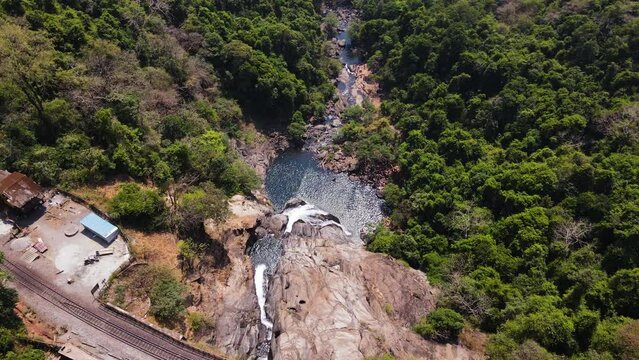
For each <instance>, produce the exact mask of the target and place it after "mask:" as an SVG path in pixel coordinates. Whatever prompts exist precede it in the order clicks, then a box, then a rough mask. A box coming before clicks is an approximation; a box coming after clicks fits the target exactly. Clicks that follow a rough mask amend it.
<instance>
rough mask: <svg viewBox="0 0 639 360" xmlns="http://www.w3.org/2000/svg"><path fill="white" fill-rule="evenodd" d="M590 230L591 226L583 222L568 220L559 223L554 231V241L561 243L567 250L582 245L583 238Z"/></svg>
mask: <svg viewBox="0 0 639 360" xmlns="http://www.w3.org/2000/svg"><path fill="white" fill-rule="evenodd" d="M590 230H592V225H591V224H590V223H589V222H587V221H585V220H574V219H570V220H567V221H564V222H562V223H559V224H558V225H557V226H556V227H555V230H554V236H555V239H556V240H559V241H561V242H562V243H563V244H564V245H565V246H566V248H567V249H572V248H574V247H576V246H580V245H583V244H584V241H583V240H584V238H585V237H586V236H588V234H589V233H590Z"/></svg>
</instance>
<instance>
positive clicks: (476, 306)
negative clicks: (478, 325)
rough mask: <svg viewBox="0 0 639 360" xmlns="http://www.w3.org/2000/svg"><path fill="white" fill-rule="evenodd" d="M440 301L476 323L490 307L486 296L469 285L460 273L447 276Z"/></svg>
mask: <svg viewBox="0 0 639 360" xmlns="http://www.w3.org/2000/svg"><path fill="white" fill-rule="evenodd" d="M442 300H443V301H444V302H445V303H447V304H448V305H449V306H451V307H453V308H456V309H457V310H459V311H460V312H461V313H464V314H466V315H469V316H471V317H473V318H475V319H477V321H481V319H482V318H483V317H484V315H485V314H486V311H487V310H488V308H489V307H490V298H489V297H488V295H486V293H484V292H483V291H481V290H479V289H477V288H476V287H474V286H473V285H472V284H471V283H469V282H468V281H467V280H466V279H465V278H464V276H463V275H462V273H460V272H454V273H452V274H450V275H449V276H448V284H447V285H446V287H445V289H444V293H443V294H442Z"/></svg>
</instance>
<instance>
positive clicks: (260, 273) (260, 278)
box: [254, 264, 273, 341]
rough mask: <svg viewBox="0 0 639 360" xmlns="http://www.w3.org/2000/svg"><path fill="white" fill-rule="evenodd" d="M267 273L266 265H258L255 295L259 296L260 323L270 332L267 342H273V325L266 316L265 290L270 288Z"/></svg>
mask: <svg viewBox="0 0 639 360" xmlns="http://www.w3.org/2000/svg"><path fill="white" fill-rule="evenodd" d="M265 271H266V265H265V264H258V265H257V266H256V267H255V278H254V281H255V295H257V304H258V305H259V306H260V322H261V323H262V325H264V326H265V327H266V329H267V331H268V334H267V335H266V338H267V340H269V341H270V340H271V335H272V334H273V323H272V322H271V321H270V320H269V319H268V317H267V316H266V294H265V290H266V288H267V287H268V278H267V277H264V272H265Z"/></svg>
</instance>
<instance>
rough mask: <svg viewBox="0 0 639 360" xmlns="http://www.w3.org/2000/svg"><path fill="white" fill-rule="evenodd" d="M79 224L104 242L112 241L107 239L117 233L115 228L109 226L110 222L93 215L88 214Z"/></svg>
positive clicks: (111, 225)
mask: <svg viewBox="0 0 639 360" xmlns="http://www.w3.org/2000/svg"><path fill="white" fill-rule="evenodd" d="M80 224H82V226H84V227H85V228H86V229H88V230H90V231H92V232H94V233H96V234H97V235H98V236H100V237H101V238H103V239H104V240H113V239H109V238H110V237H111V236H112V235H113V234H114V233H115V232H117V231H118V228H117V226H115V225H113V224H111V223H110V222H108V221H106V220H104V219H103V218H101V217H99V216H98V215H96V214H94V213H90V214H89V215H87V216H85V217H84V219H82V220H81V221H80Z"/></svg>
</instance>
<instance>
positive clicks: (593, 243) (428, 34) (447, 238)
mask: <svg viewBox="0 0 639 360" xmlns="http://www.w3.org/2000/svg"><path fill="white" fill-rule="evenodd" d="M356 6H357V7H358V8H360V9H361V10H362V11H363V21H361V22H360V23H358V24H356V25H354V26H353V27H351V29H350V31H351V33H352V34H353V36H354V41H355V43H356V45H357V46H359V47H360V48H361V49H363V51H364V53H365V56H366V59H367V62H368V65H369V67H370V68H371V69H372V70H373V72H374V73H375V74H376V76H375V78H376V79H377V80H378V81H379V82H380V84H381V87H382V89H383V94H384V96H385V100H384V102H383V103H382V106H381V113H380V114H377V113H375V112H374V110H373V109H371V108H370V107H364V108H363V109H362V108H354V109H350V110H349V111H350V112H351V114H352V115H353V116H352V119H351V121H350V122H349V123H348V124H346V125H345V127H344V129H343V130H342V133H341V135H340V139H341V141H342V142H343V143H344V144H343V146H344V147H345V148H346V149H348V150H349V151H350V152H351V153H353V154H355V155H357V156H358V157H359V158H360V161H364V162H366V164H367V166H368V167H363V168H361V169H360V171H364V172H366V171H368V172H371V171H372V172H379V171H381V170H383V169H387V168H391V167H393V166H398V168H397V171H395V174H394V176H393V178H392V184H389V185H388V186H386V188H385V190H384V197H385V199H386V201H387V203H388V204H389V205H390V206H391V207H392V215H391V219H392V224H390V226H388V227H379V228H378V229H377V231H376V233H375V235H374V236H373V239H372V241H371V243H370V244H369V249H370V250H373V251H379V252H384V253H387V254H390V255H392V256H393V257H395V258H398V259H403V260H405V261H406V262H408V263H409V264H410V265H411V266H412V267H414V268H418V269H422V270H424V271H425V272H426V273H427V274H428V275H429V278H430V279H431V281H434V282H437V283H439V284H441V286H442V288H443V296H442V298H441V299H440V301H439V307H440V308H443V309H452V310H454V311H455V312H458V313H460V314H462V315H463V316H464V317H465V319H466V321H467V322H468V323H470V324H473V325H474V326H478V327H479V328H481V329H482V330H484V331H486V332H489V333H496V335H494V336H493V337H492V338H491V341H490V343H489V345H488V354H489V355H490V356H491V358H493V359H520V358H531V357H528V356H533V355H532V354H535V355H534V356H533V357H532V358H536V359H542V358H543V359H550V358H555V357H556V356H557V355H564V356H568V357H574V358H578V359H595V358H596V359H602V358H610V357H612V358H624V359H631V358H636V356H637V347H636V339H637V330H636V329H637V324H638V322H637V321H636V320H634V319H637V318H638V317H639V313H638V312H637V307H636V304H637V301H638V300H639V268H638V266H639V251H638V248H637V244H638V243H639V242H638V240H639V232H638V228H637V221H638V220H639V208H638V207H637V204H638V200H639V192H638V189H639V177H638V175H639V173H638V170H639V117H638V114H637V109H638V108H639V107H638V106H639V103H638V102H637V100H638V99H637V90H638V89H639V66H638V65H639V64H638V63H637V62H638V61H639V19H638V18H637V14H638V12H639V8H638V7H637V3H636V2H633V1H623V0H621V1H603V2H596V1H566V2H558V1H546V2H544V1H517V0H515V1H500V2H491V1H472V2H471V1H437V0H435V1H428V2H419V1H406V2H404V1H388V2H374V1H365V0H360V1H356ZM379 129H391V130H392V131H384V132H380V131H379ZM436 330H437V329H436V328H434V329H433V328H432V327H429V326H426V327H424V328H422V329H421V332H422V334H423V335H424V336H427V337H432V338H433V337H434V338H437V337H438V334H437V331H436ZM418 331H419V330H418ZM633 339H634V340H633ZM633 344H634V345H633Z"/></svg>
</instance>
